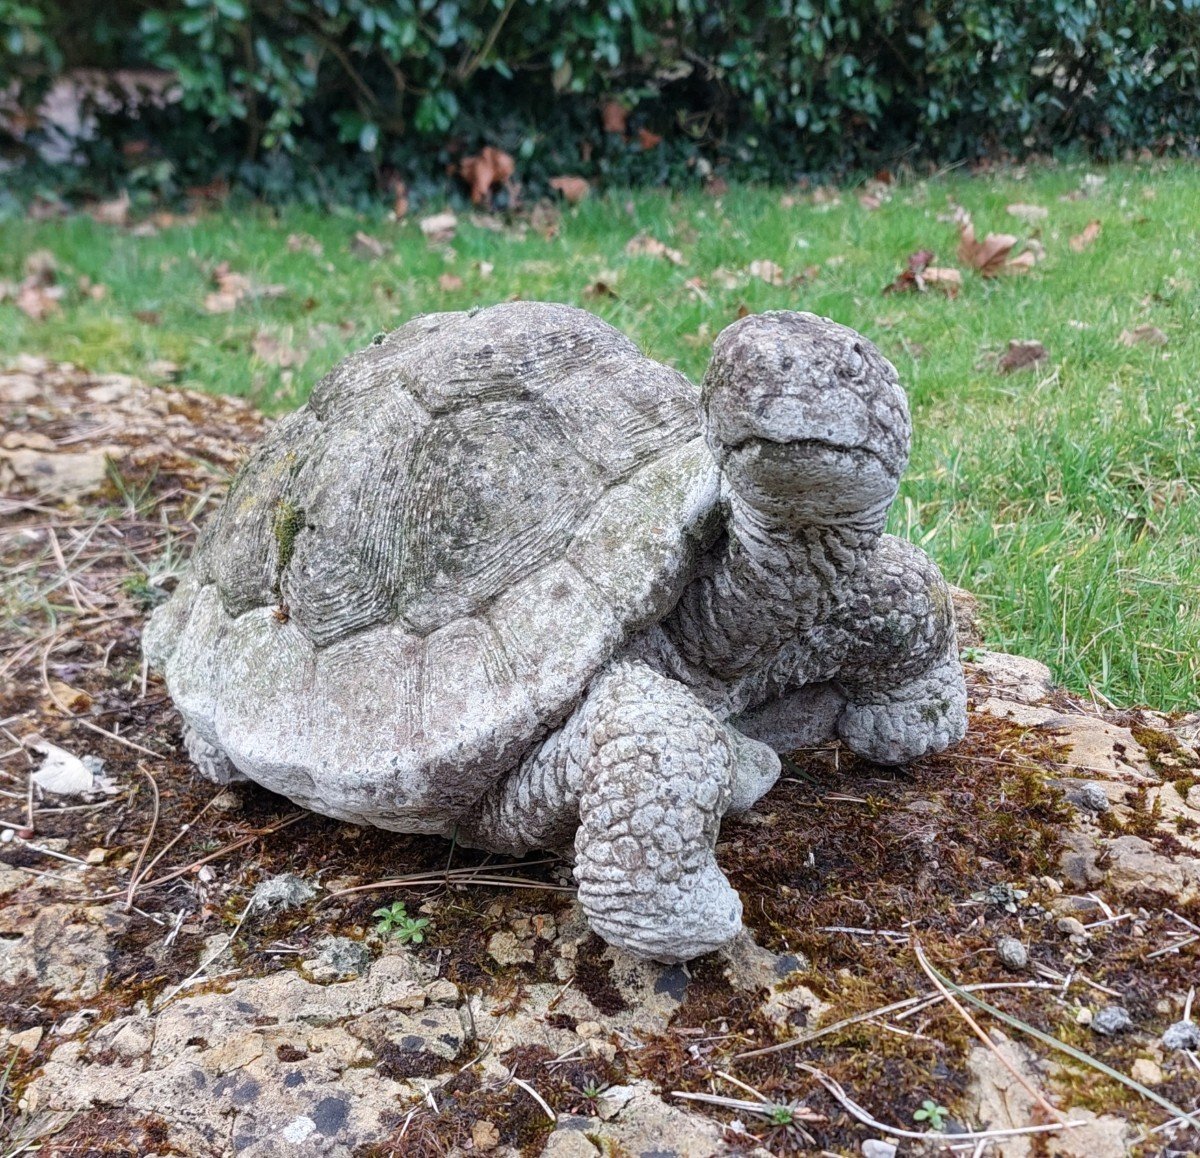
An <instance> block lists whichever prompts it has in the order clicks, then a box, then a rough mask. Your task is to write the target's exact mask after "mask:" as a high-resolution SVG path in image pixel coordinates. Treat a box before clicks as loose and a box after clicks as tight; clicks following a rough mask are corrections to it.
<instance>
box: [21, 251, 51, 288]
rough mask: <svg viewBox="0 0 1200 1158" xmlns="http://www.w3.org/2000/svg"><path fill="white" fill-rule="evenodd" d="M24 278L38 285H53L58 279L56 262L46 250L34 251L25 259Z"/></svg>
mask: <svg viewBox="0 0 1200 1158" xmlns="http://www.w3.org/2000/svg"><path fill="white" fill-rule="evenodd" d="M25 276H26V278H27V279H28V280H29V281H32V282H35V283H36V284H38V285H42V286H47V285H53V284H54V283H55V281H56V280H57V279H58V261H57V259H56V258H55V256H54V254H52V253H51V252H50V250H48V249H35V250H34V251H33V252H32V253H31V254H30V255H29V256H28V257H27V258H26V259H25Z"/></svg>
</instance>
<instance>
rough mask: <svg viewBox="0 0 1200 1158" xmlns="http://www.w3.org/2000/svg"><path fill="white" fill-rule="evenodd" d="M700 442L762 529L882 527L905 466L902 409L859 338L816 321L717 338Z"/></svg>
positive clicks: (894, 382) (745, 328) (882, 364)
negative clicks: (764, 522)
mask: <svg viewBox="0 0 1200 1158" xmlns="http://www.w3.org/2000/svg"><path fill="white" fill-rule="evenodd" d="M703 395H704V405H705V409H706V412H707V416H708V438H709V442H710V444H711V445H712V447H713V449H714V451H715V452H716V454H717V458H718V460H719V461H720V463H721V467H722V470H723V472H724V475H725V478H726V481H727V484H728V485H729V486H730V488H731V489H732V490H733V491H734V492H735V493H736V494H737V495H738V496H739V497H740V499H741V500H742V501H743V502H744V503H746V504H748V505H749V506H750V507H751V508H753V509H754V510H755V511H757V512H758V513H759V514H760V515H761V516H763V517H765V518H766V519H768V520H769V521H770V522H773V523H779V524H782V525H784V526H788V525H792V526H799V525H803V524H806V523H814V522H816V523H826V524H829V523H838V522H854V523H855V524H857V525H858V526H860V527H862V528H863V529H864V530H867V529H873V530H875V531H876V532H878V531H882V529H883V523H884V520H885V519H886V517H887V510H888V507H889V506H890V505H891V502H892V499H893V498H895V495H896V487H897V485H898V484H899V481H900V476H901V474H903V472H904V467H905V465H906V464H907V462H908V446H909V436H910V432H911V427H910V423H909V417H908V403H907V401H906V399H905V397H904V391H903V390H902V389H901V387H900V384H899V381H898V379H897V375H896V371H895V368H894V367H893V366H892V364H891V363H890V362H888V361H887V359H886V358H884V357H883V355H882V354H880V352H879V351H878V350H877V349H876V348H875V346H873V345H872V344H871V343H870V342H869V341H867V339H866V338H864V337H863V336H862V335H861V334H858V333H856V332H855V331H854V330H851V329H849V328H847V327H846V326H841V325H838V324H837V323H836V322H832V321H830V320H829V319H828V318H820V317H817V316H816V315H815V314H803V313H792V312H788V311H778V312H772V313H765V314H756V315H752V316H750V317H747V318H743V319H742V320H741V321H739V322H735V323H734V324H733V325H732V326H729V327H728V328H727V329H725V330H723V331H722V332H721V333H720V334H719V335H718V336H717V340H716V342H715V343H714V345H713V355H712V361H711V362H710V363H709V367H708V372H707V373H706V374H705V376H704V390H703Z"/></svg>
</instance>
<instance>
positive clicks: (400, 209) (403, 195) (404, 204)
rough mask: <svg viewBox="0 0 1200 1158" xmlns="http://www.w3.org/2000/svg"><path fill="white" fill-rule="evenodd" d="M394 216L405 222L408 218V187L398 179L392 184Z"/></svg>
mask: <svg viewBox="0 0 1200 1158" xmlns="http://www.w3.org/2000/svg"><path fill="white" fill-rule="evenodd" d="M392 196H393V198H394V199H393V201H392V216H393V217H395V219H396V220H397V221H403V220H404V219H405V218H406V217H407V216H408V186H407V185H405V183H404V182H403V181H401V180H400V178H399V177H397V178H396V179H395V180H394V181H393V182H392Z"/></svg>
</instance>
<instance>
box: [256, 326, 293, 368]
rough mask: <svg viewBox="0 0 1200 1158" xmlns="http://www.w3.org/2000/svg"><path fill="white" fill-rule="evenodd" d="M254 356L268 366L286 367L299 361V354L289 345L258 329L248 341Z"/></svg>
mask: <svg viewBox="0 0 1200 1158" xmlns="http://www.w3.org/2000/svg"><path fill="white" fill-rule="evenodd" d="M250 348H251V350H253V351H254V356H255V357H256V358H258V359H259V360H260V361H263V362H266V363H267V365H269V366H280V367H284V368H286V367H288V366H294V365H296V363H297V362H299V361H300V356H299V354H297V353H296V351H295V350H294V349H292V347H291V346H287V345H285V344H284V343H283V342H281V341H280V340H279V339H278V338H276V337H275V336H274V335H273V334H268V333H266V332H265V331H260V332H259V333H257V334H255V335H254V339H253V340H252V341H251V343H250Z"/></svg>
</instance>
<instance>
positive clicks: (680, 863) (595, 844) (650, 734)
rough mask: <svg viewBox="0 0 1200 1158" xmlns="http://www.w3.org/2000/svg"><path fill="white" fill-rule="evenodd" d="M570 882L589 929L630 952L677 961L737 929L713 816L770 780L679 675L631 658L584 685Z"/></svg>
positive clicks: (760, 757)
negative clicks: (586, 709) (584, 741)
mask: <svg viewBox="0 0 1200 1158" xmlns="http://www.w3.org/2000/svg"><path fill="white" fill-rule="evenodd" d="M589 703H590V704H591V705H592V706H593V712H594V714H593V716H592V719H591V726H590V735H589V744H588V754H587V760H586V764H585V767H584V778H583V791H582V794H581V797H580V809H579V812H580V818H579V821H580V822H579V830H578V832H577V833H576V835H575V856H576V863H575V879H576V881H577V882H578V885H579V902H580V904H581V905H582V907H583V910H584V913H585V914H586V915H587V918H588V922H589V923H590V924H591V926H592V928H593V929H594V930H595V931H596V932H597V933H598V934H599V935H600V936H601V937H603V938H604V939H605V940H606V941H608V942H609V943H610V944H612V945H616V946H618V947H619V948H622V949H625V950H627V951H629V952H630V953H633V954H635V955H637V956H639V957H650V958H653V959H655V960H658V961H687V960H690V959H691V958H692V957H697V956H699V955H700V954H702V953H708V952H711V951H712V950H714V949H717V948H719V947H720V946H721V945H723V944H725V943H726V942H727V941H729V940H731V939H732V938H733V937H735V936H736V935H737V933H738V931H739V930H740V929H741V927H742V903H741V900H740V899H739V898H738V895H737V893H736V892H735V891H734V890H733V887H732V886H731V885H730V884H729V882H728V881H727V880H726V879H725V874H724V873H722V872H721V870H720V869H719V868H718V867H717V862H716V859H715V857H714V855H713V849H714V847H715V846H716V842H717V833H718V830H719V829H720V824H721V818H722V816H723V815H724V814H725V813H726V812H727V811H729V810H730V808H731V807H734V808H738V807H740V808H747V807H749V806H750V804H751V803H753V801H754V800H756V799H758V797H759V796H761V795H762V794H763V793H764V792H766V791H767V789H769V788H770V786H771V785H772V784H773V783H774V782H775V779H776V778H777V777H778V775H779V761H778V758H777V757H776V756H775V754H774V753H773V752H771V751H770V749H768V748H766V747H765V746H764V745H761V744H757V743H755V742H754V741H752V740H746V739H745V738H743V737H740V736H737V735H736V734H735V733H733V732H732V731H731V730H730V729H728V728H726V726H725V725H724V724H722V723H721V722H720V721H719V720H717V718H716V717H715V716H713V715H712V713H710V712H709V711H708V710H707V709H706V708H705V707H703V705H701V703H700V702H699V700H697V699H696V697H695V696H694V695H692V694H691V692H689V691H688V690H687V689H686V688H684V687H683V686H682V685H681V684H679V683H676V682H675V681H674V680H670V679H667V678H666V677H664V676H661V675H659V674H658V673H657V672H654V671H652V670H651V669H650V668H648V667H646V666H644V665H642V664H636V663H629V664H619V665H617V666H615V667H614V668H613V669H611V670H610V671H609V672H608V673H607V674H606V675H605V676H604V677H603V678H602V680H601V681H600V682H599V683H598V685H597V686H596V687H594V689H593V691H592V693H591V695H590V696H589Z"/></svg>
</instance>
